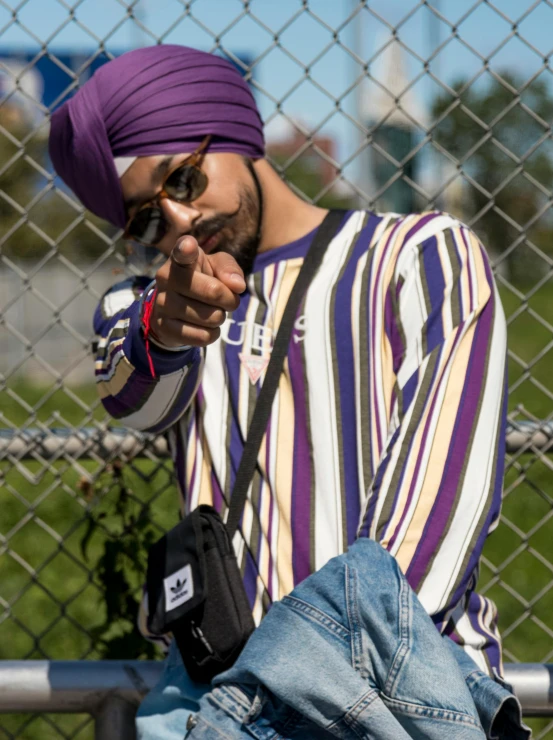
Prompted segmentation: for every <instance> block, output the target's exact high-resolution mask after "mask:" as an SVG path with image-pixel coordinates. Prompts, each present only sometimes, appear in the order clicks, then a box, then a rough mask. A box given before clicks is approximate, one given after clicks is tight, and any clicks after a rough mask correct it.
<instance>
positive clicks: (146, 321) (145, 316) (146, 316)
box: [142, 288, 157, 380]
mask: <svg viewBox="0 0 553 740" xmlns="http://www.w3.org/2000/svg"><path fill="white" fill-rule="evenodd" d="M156 295H157V288H154V292H153V293H152V296H151V298H150V299H149V300H147V301H146V302H145V303H144V311H143V313H142V327H143V330H144V344H145V346H146V357H147V358H148V365H149V366H150V372H151V373H152V378H154V380H155V377H156V372H155V370H154V362H153V360H152V356H151V354H150V339H149V337H150V328H151V327H150V322H151V320H152V310H153V308H154V301H155V299H156Z"/></svg>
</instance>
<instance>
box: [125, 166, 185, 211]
mask: <svg viewBox="0 0 553 740" xmlns="http://www.w3.org/2000/svg"><path fill="white" fill-rule="evenodd" d="M173 157H174V155H173V154H168V155H167V156H166V157H163V159H162V160H161V161H159V162H158V163H157V165H156V166H155V167H154V169H153V170H152V174H151V176H150V183H151V186H152V190H155V189H156V188H157V187H158V186H159V183H160V182H161V181H162V180H163V178H164V177H165V175H166V174H167V171H168V170H169V168H170V166H171V162H172V161H173ZM149 200H151V198H148V197H146V198H144V197H143V196H140V195H137V196H135V197H134V198H129V199H128V200H126V201H125V209H126V211H127V214H129V213H130V212H131V210H132V209H133V208H136V206H140V205H142V203H147V202H148V201H149Z"/></svg>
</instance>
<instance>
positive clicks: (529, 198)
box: [432, 72, 553, 280]
mask: <svg viewBox="0 0 553 740" xmlns="http://www.w3.org/2000/svg"><path fill="white" fill-rule="evenodd" d="M452 87H453V90H454V91H455V94H454V95H451V94H449V93H443V94H441V95H439V96H438V97H437V98H436V99H435V100H434V103H433V105H432V112H433V115H434V117H435V120H436V121H438V124H437V126H436V128H435V130H434V133H433V138H434V140H435V141H436V142H437V143H438V144H440V145H441V146H442V147H443V148H444V149H445V150H446V151H447V152H448V153H449V154H450V155H452V156H453V157H455V159H456V160H457V161H458V162H459V163H460V168H461V171H462V172H463V174H464V176H465V180H466V183H467V185H466V187H465V193H467V194H468V198H466V201H467V204H466V207H465V211H466V212H465V214H464V217H465V218H470V217H476V220H475V223H474V226H475V229H476V230H477V231H479V232H480V233H481V235H482V237H483V238H484V240H485V242H486V244H488V245H489V246H490V247H491V249H492V250H493V251H494V252H495V253H502V252H505V251H506V250H509V248H510V247H511V246H512V245H513V244H514V242H515V240H516V239H517V238H518V237H520V234H521V228H522V230H524V232H525V235H524V236H525V239H524V241H523V242H522V243H521V244H520V246H517V247H516V249H514V250H513V251H512V252H510V254H509V255H508V256H507V257H506V261H507V264H508V266H509V270H510V276H511V278H512V279H519V280H521V279H525V278H528V277H529V276H530V275H529V273H531V272H534V273H535V272H537V271H539V269H542V268H541V267H540V265H539V263H540V259H539V257H538V256H537V255H536V253H535V251H533V250H532V248H531V246H530V244H534V245H536V246H537V247H538V248H540V249H542V250H544V251H546V252H551V251H552V247H553V239H552V237H553V222H552V218H551V213H550V210H549V209H548V207H547V204H548V200H549V195H550V193H551V188H552V183H553V145H552V143H551V140H550V139H549V126H550V122H551V119H552V116H553V97H552V96H551V93H550V91H549V89H548V87H547V85H546V83H545V81H544V80H543V79H537V80H534V81H533V82H531V83H530V84H526V83H524V81H523V80H522V78H520V77H519V76H518V75H516V74H513V73H511V72H504V73H502V74H501V76H500V77H499V78H495V77H494V78H492V80H491V82H489V84H488V85H486V86H483V85H482V84H480V82H478V81H477V82H476V83H472V84H467V82H466V80H458V81H457V82H456V83H454V85H453V86H452ZM542 211H544V213H543V214H542V213H541V212H542ZM518 227H521V228H518ZM541 264H542V265H543V263H541Z"/></svg>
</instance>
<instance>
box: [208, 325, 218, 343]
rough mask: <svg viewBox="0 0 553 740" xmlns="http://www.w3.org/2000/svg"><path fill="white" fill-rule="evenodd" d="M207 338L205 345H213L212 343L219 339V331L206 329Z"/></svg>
mask: <svg viewBox="0 0 553 740" xmlns="http://www.w3.org/2000/svg"><path fill="white" fill-rule="evenodd" d="M206 333H207V337H208V339H207V340H206V344H213V342H216V341H217V339H219V337H220V335H221V330H220V329H208V330H207V332H206Z"/></svg>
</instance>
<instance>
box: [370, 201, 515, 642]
mask: <svg viewBox="0 0 553 740" xmlns="http://www.w3.org/2000/svg"><path fill="white" fill-rule="evenodd" d="M435 221H436V223H440V222H441V223H445V228H442V229H440V230H438V231H437V232H435V233H433V234H431V235H430V236H428V237H427V238H423V240H422V241H419V242H417V241H411V243H410V244H409V245H407V246H406V247H405V248H404V249H402V250H401V252H400V254H399V257H398V260H397V263H396V268H395V271H394V279H393V280H392V282H391V284H390V285H389V288H388V294H387V307H388V309H387V311H386V312H385V314H386V320H385V326H384V328H383V331H382V337H383V341H384V342H385V344H386V346H387V347H389V348H391V351H390V353H389V354H390V355H393V360H394V366H395V376H396V384H395V391H394V396H395V404H394V410H393V413H392V415H391V420H390V425H389V429H388V430H387V435H386V444H385V446H384V449H383V451H382V455H381V458H380V464H379V466H378V468H377V470H376V474H375V476H374V479H373V482H372V486H371V489H370V491H369V496H368V500H367V504H366V508H365V512H364V517H363V521H362V525H361V529H360V534H362V535H364V536H371V537H373V538H374V539H376V540H378V541H379V542H380V543H381V544H382V545H383V546H384V547H385V548H386V549H387V550H389V551H390V552H391V553H392V554H393V555H394V556H395V558H396V559H397V561H398V562H399V564H400V566H401V568H402V570H403V571H404V573H405V574H406V576H407V579H408V581H409V583H410V585H411V586H412V588H413V589H414V590H415V591H416V593H417V594H418V596H419V598H420V600H421V602H422V603H423V605H424V607H425V608H426V610H427V611H428V613H429V614H430V615H431V616H432V618H433V620H434V622H435V623H436V624H437V625H438V626H439V627H440V628H444V627H445V625H446V624H447V623H448V621H449V619H450V618H451V617H452V615H455V614H456V613H457V611H459V614H460V615H464V616H463V619H467V618H468V617H467V616H466V612H467V610H466V603H465V602H466V599H467V598H468V596H470V594H471V593H472V591H473V590H474V587H475V582H476V578H477V573H478V562H479V559H480V556H481V553H482V548H483V545H484V542H485V539H486V537H487V535H488V534H489V532H490V531H491V530H493V529H494V528H495V526H496V525H497V523H498V519H499V513H500V505H501V490H502V480H503V466H504V462H503V458H504V451H505V425H506V395H507V394H506V324H505V318H504V314H503V310H502V307H501V302H500V300H499V296H498V292H497V289H496V286H495V284H494V280H493V277H492V273H491V269H490V266H489V263H488V259H487V257H486V254H485V252H484V249H483V247H482V245H481V244H480V242H479V241H478V239H477V237H476V236H475V235H474V233H473V232H472V231H471V230H470V229H468V228H467V227H466V226H464V225H463V224H461V223H459V222H457V221H455V220H454V219H452V218H451V217H449V218H448V217H446V216H442V217H437V218H436V219H435ZM430 226H432V224H430ZM429 228H430V227H429ZM483 613H484V617H482V615H480V623H481V624H480V626H479V628H478V629H481V631H482V635H481V636H482V640H485V639H486V634H487V633H488V632H492V631H493V630H494V624H493V622H494V619H495V614H494V610H493V609H491V608H490V609H488V610H484V611H483ZM479 634H480V633H479Z"/></svg>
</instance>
